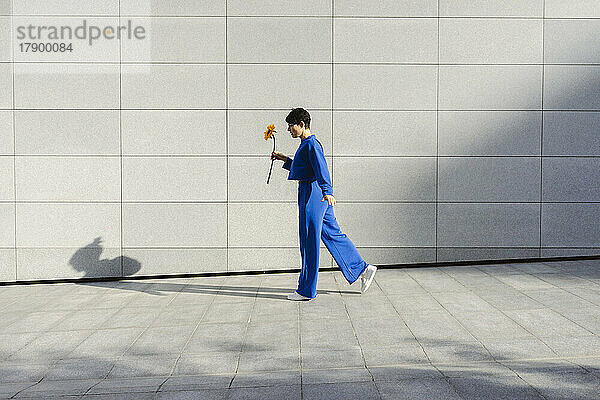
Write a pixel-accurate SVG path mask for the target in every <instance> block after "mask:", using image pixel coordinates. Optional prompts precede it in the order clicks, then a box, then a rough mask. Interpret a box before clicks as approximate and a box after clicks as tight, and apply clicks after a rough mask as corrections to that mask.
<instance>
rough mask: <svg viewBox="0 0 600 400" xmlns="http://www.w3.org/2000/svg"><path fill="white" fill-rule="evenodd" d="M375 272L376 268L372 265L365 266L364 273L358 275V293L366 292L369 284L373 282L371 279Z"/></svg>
mask: <svg viewBox="0 0 600 400" xmlns="http://www.w3.org/2000/svg"><path fill="white" fill-rule="evenodd" d="M375 272H377V267H376V266H374V265H371V264H369V265H367V268H366V269H365V271H364V272H363V273H362V274H361V275H360V282H361V285H360V292H361V293H364V292H366V291H367V289H368V288H369V286H371V283H372V282H373V278H375Z"/></svg>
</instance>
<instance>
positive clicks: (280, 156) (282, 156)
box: [271, 151, 288, 161]
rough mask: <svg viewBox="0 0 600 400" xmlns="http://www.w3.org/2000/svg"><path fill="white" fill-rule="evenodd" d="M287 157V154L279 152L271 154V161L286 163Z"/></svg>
mask: <svg viewBox="0 0 600 400" xmlns="http://www.w3.org/2000/svg"><path fill="white" fill-rule="evenodd" d="M287 158H288V157H287V156H286V155H285V154H281V153H279V152H277V151H274V152H272V153H271V160H281V161H286V160H287Z"/></svg>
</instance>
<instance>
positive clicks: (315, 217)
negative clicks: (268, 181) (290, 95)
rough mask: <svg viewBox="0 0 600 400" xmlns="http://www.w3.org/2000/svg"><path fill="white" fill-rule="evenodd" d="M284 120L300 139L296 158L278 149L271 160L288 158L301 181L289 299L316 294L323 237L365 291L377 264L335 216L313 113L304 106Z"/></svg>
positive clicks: (292, 175) (350, 278)
mask: <svg viewBox="0 0 600 400" xmlns="http://www.w3.org/2000/svg"><path fill="white" fill-rule="evenodd" d="M285 121H286V122H287V123H288V131H289V132H290V133H291V135H292V137H293V138H300V145H299V146H298V150H296V154H295V155H294V158H293V159H291V158H289V157H287V156H286V155H284V154H281V153H278V152H276V151H274V152H273V153H272V154H271V159H277V160H281V161H285V162H284V164H283V168H285V169H287V170H289V171H290V173H289V175H288V179H290V180H298V208H299V212H300V213H299V223H298V226H299V234H300V255H301V256H302V269H301V271H300V278H299V279H298V289H297V290H296V291H295V292H294V293H292V294H290V295H289V296H288V299H290V300H310V299H313V298H315V297H316V296H317V274H318V270H319V246H320V244H321V240H323V243H325V246H327V249H328V250H329V252H330V253H331V255H332V256H333V258H334V259H335V262H336V263H337V265H338V266H339V267H340V269H341V270H342V273H343V274H344V277H345V278H346V280H347V281H348V283H350V284H352V283H354V281H356V280H357V279H358V277H359V276H360V277H361V282H362V284H361V292H363V293H364V292H365V291H366V290H367V289H368V288H369V286H370V285H371V282H372V281H373V277H374V276H375V272H376V271H377V267H375V266H374V265H370V264H367V263H366V262H365V261H364V260H363V259H362V257H361V256H360V254H359V253H358V250H357V249H356V247H355V246H354V244H353V243H352V242H351V241H350V239H349V238H348V236H346V235H345V234H344V233H342V231H341V230H340V227H339V225H338V223H337V220H336V219H335V215H334V214H333V206H334V205H335V198H334V197H333V188H332V187H331V179H330V177H329V170H328V168H327V162H326V161H325V155H324V153H323V146H322V145H321V142H319V140H318V139H317V138H316V137H315V135H314V134H312V133H311V132H310V114H309V113H308V111H306V110H305V109H303V108H294V109H292V111H291V112H290V113H289V114H288V116H287V117H286V118H285Z"/></svg>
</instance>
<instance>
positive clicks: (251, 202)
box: [0, 199, 600, 205]
mask: <svg viewBox="0 0 600 400" xmlns="http://www.w3.org/2000/svg"><path fill="white" fill-rule="evenodd" d="M13 203H14V202H13V201H12V200H2V201H0V204H13ZM121 203H122V204H128V205H144V204H154V205H192V204H196V205H211V204H212V205H227V204H235V205H262V204H281V205H290V204H297V202H296V201H293V200H279V201H277V200H273V201H269V200H262V201H261V200H230V201H229V202H227V201H225V200H221V201H216V200H215V201H195V200H192V201H181V200H173V201H168V200H165V201H160V200H147V201H143V200H127V201H123V202H120V201H119V200H112V201H97V200H87V201H85V200H17V204H41V205H50V204H60V205H66V204H74V205H77V204H98V205H103V204H108V205H111V204H112V205H116V204H121ZM337 203H340V204H435V203H436V201H435V200H389V201H383V200H376V201H370V200H337V199H336V204H337ZM437 203H440V204H459V203H460V204H539V201H537V200H535V201H533V200H532V201H480V200H437ZM598 203H600V200H598V201H596V200H590V201H580V200H571V201H569V200H546V201H543V202H542V204H598Z"/></svg>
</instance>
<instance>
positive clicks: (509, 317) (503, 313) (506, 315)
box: [474, 268, 559, 357]
mask: <svg viewBox="0 0 600 400" xmlns="http://www.w3.org/2000/svg"><path fill="white" fill-rule="evenodd" d="M478 269H479V268H478ZM481 271H483V272H484V273H486V274H487V275H489V276H493V275H491V274H489V273H488V272H487V271H486V270H484V269H481ZM523 273H525V274H527V272H524V271H523ZM503 283H504V284H505V285H506V286H509V287H512V286H511V285H510V284H507V283H505V282H503ZM513 288H514V287H513ZM514 289H515V290H517V291H518V292H519V293H521V294H522V295H524V296H526V297H528V298H530V299H531V300H533V301H534V302H536V303H539V304H540V305H542V306H544V307H542V308H539V309H535V310H542V309H551V308H549V307H547V306H546V305H544V304H543V303H541V302H539V301H537V300H536V299H534V298H532V297H530V296H528V295H527V294H526V293H523V292H522V291H521V290H519V289H516V288H514ZM474 294H475V295H477V297H479V298H481V296H479V295H478V294H477V293H474ZM481 300H483V301H484V302H486V303H488V304H489V305H490V306H491V307H493V308H494V309H496V310H497V311H498V312H500V313H501V314H502V315H504V316H505V317H506V318H508V319H510V320H511V321H512V322H514V323H515V324H517V325H518V326H520V327H521V328H522V329H524V330H525V331H526V332H528V333H529V334H531V335H532V336H533V337H534V338H536V339H537V340H539V341H540V342H542V343H543V344H544V346H546V347H547V348H548V349H549V350H550V351H551V352H552V353H554V354H556V356H557V357H559V355H558V354H557V353H556V351H554V349H553V348H552V347H550V346H548V343H546V342H545V341H543V340H542V339H541V338H540V337H538V336H537V335H536V334H535V333H534V332H532V331H530V330H529V329H527V327H525V326H523V325H522V324H520V323H519V322H518V321H516V320H515V319H514V318H512V317H511V316H510V315H508V314H506V313H505V312H504V311H503V310H501V309H500V308H498V307H496V306H495V305H493V304H491V303H489V302H487V301H486V300H485V299H483V298H481Z"/></svg>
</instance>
